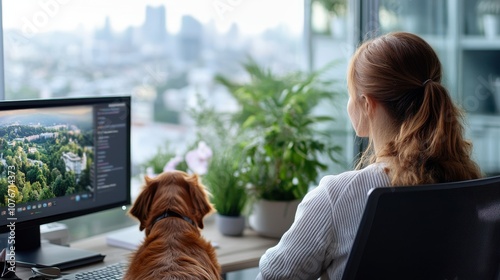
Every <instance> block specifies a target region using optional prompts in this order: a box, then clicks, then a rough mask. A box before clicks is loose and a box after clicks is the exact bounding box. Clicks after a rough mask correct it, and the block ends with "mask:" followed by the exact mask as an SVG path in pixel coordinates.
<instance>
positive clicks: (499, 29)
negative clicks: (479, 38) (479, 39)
mask: <svg viewBox="0 0 500 280" xmlns="http://www.w3.org/2000/svg"><path fill="white" fill-rule="evenodd" d="M483 24H484V26H483V28H484V35H485V36H486V38H495V37H498V36H500V15H484V16H483Z"/></svg>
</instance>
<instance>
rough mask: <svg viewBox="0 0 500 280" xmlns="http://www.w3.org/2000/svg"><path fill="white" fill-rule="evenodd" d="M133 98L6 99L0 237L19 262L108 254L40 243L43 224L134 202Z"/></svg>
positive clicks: (82, 260) (0, 122) (64, 261)
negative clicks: (131, 127)
mask: <svg viewBox="0 0 500 280" xmlns="http://www.w3.org/2000/svg"><path fill="white" fill-rule="evenodd" d="M130 114H131V107H130V97H128V96H120V97H115V96H113V97H92V98H65V99H37V100H20V101H2V102H0V233H5V235H7V238H8V240H7V249H10V252H11V253H13V254H10V255H8V259H9V258H10V259H12V258H15V261H16V262H17V264H19V265H28V266H35V265H37V266H59V267H61V268H69V267H73V266H77V265H83V264H86V263H90V262H95V261H100V260H102V259H103V258H104V256H102V255H100V254H99V253H98V252H97V253H95V252H87V251H83V250H77V249H74V248H68V247H64V246H56V245H53V244H46V243H44V242H40V225H42V224H46V223H51V222H55V221H59V220H63V219H68V218H73V217H77V216H82V215H86V214H90V213H94V212H98V211H103V210H106V209H110V208H114V207H121V206H124V205H129V204H130V124H131V120H130V118H131V116H130Z"/></svg>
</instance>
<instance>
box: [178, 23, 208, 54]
mask: <svg viewBox="0 0 500 280" xmlns="http://www.w3.org/2000/svg"><path fill="white" fill-rule="evenodd" d="M202 39H203V27H202V25H201V23H200V22H199V21H198V20H196V19H195V18H194V17H192V16H183V17H182V23H181V30H180V33H179V40H180V42H179V43H180V50H181V54H182V58H183V59H184V60H186V61H194V60H196V59H198V57H199V56H200V53H201V48H202Z"/></svg>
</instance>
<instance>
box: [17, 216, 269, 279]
mask: <svg viewBox="0 0 500 280" xmlns="http://www.w3.org/2000/svg"><path fill="white" fill-rule="evenodd" d="M202 234H203V236H204V237H205V238H206V239H207V240H209V241H213V242H216V243H217V244H219V248H217V249H216V252H217V259H218V261H219V263H220V265H221V268H222V273H223V274H225V273H228V272H232V271H237V270H242V269H246V268H252V267H257V266H258V265H259V259H260V257H261V256H262V254H264V252H265V251H266V250H267V249H268V248H270V247H272V246H274V245H276V244H277V243H278V241H279V240H278V239H271V238H265V237H261V236H259V235H257V234H256V233H255V232H254V231H252V230H251V229H246V230H245V232H244V233H243V236H241V237H229V236H224V235H222V234H220V232H219V231H218V230H217V227H216V226H215V223H214V222H213V221H210V222H207V223H205V228H204V229H203V230H202ZM71 247H73V248H80V249H85V250H89V251H94V252H99V253H101V254H104V255H106V257H105V258H104V261H103V262H99V263H95V264H92V265H88V266H83V267H79V268H77V269H71V270H65V272H74V271H84V270H89V269H95V268H98V267H102V266H105V265H108V264H113V263H117V262H121V261H126V260H128V258H129V256H131V253H132V251H130V250H127V249H123V248H118V247H111V246H108V245H107V244H106V234H100V235H96V236H93V237H89V238H86V239H82V240H79V241H76V242H74V243H72V244H71ZM16 274H17V275H18V276H19V277H20V278H21V279H28V278H29V277H30V276H31V271H30V270H29V269H28V268H24V267H19V266H18V267H17V272H16Z"/></svg>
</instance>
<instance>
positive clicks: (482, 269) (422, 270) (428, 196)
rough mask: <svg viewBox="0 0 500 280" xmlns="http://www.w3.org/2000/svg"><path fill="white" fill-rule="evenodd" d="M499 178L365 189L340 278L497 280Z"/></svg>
mask: <svg viewBox="0 0 500 280" xmlns="http://www.w3.org/2000/svg"><path fill="white" fill-rule="evenodd" d="M499 271H500V176H496V177H489V178H482V179H478V180H470V181H462V182H454V183H444V184H433V185H423V186H412V187H390V188H376V189H373V190H371V191H370V193H369V196H368V200H367V204H366V207H365V210H364V213H363V217H362V220H361V222H360V225H359V228H358V232H357V235H356V238H355V240H354V243H353V247H352V250H351V253H350V255H349V259H348V262H347V265H346V268H345V271H344V275H343V278H342V279H343V280H352V279H398V280H399V279H425V280H432V279H439V280H445V279H448V280H466V279H477V280H479V279H481V280H482V279H500V272H499Z"/></svg>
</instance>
